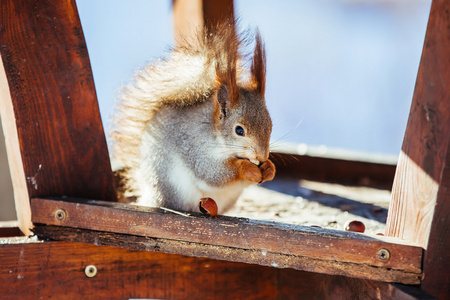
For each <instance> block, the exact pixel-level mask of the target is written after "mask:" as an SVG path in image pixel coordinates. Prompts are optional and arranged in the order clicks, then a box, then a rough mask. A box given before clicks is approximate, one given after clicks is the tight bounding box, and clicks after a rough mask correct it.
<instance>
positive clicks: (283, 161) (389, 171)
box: [270, 152, 396, 190]
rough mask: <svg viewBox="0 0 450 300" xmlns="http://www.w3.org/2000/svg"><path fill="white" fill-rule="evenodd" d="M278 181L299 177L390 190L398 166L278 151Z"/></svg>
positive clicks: (275, 157) (272, 154)
mask: <svg viewBox="0 0 450 300" xmlns="http://www.w3.org/2000/svg"><path fill="white" fill-rule="evenodd" d="M270 158H271V159H272V161H273V162H274V163H275V166H276V169H277V175H276V176H277V178H296V179H306V180H314V181H321V182H329V183H339V184H344V185H354V186H368V187H374V188H379V189H386V190H390V189H391V188H392V181H393V179H394V175H395V169H396V165H395V164H393V163H390V162H372V161H363V160H349V159H348V158H347V159H346V158H344V157H338V156H330V155H323V156H313V155H308V154H305V155H298V154H288V153H281V152H275V153H271V154H270Z"/></svg>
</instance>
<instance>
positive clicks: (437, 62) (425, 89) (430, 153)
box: [386, 0, 450, 248]
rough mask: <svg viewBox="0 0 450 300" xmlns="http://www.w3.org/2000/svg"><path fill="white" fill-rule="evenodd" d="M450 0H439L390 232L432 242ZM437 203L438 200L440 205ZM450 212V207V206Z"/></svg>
mask: <svg viewBox="0 0 450 300" xmlns="http://www.w3.org/2000/svg"><path fill="white" fill-rule="evenodd" d="M449 9H450V2H449V1H445V0H434V1H433V3H432V7H431V11H430V18H429V22H428V28H427V33H426V37H425V43H424V47H423V52H422V58H421V62H420V66H419V72H418V75H417V81H416V87H415V91H414V96H413V100H412V104H411V111H410V115H409V119H408V124H407V128H406V133H405V138H404V141H403V146H402V153H401V156H400V160H399V164H398V168H397V172H396V175H395V181H394V187H393V190H392V191H393V193H392V201H391V206H390V209H389V216H388V220H387V228H386V234H387V235H389V236H395V237H400V238H402V239H405V240H410V241H414V242H417V243H418V244H420V245H422V246H423V247H424V248H426V247H427V243H428V236H429V233H430V227H431V221H432V219H433V212H434V211H435V207H437V209H439V205H440V202H441V200H440V199H438V194H439V189H440V188H445V186H444V184H443V182H442V174H443V170H444V167H445V158H446V156H447V153H448V151H449V140H450V101H449V99H450V90H449V88H448V84H449V82H450V55H449V53H450V17H449ZM436 205H437V206H436ZM448 213H449V212H448Z"/></svg>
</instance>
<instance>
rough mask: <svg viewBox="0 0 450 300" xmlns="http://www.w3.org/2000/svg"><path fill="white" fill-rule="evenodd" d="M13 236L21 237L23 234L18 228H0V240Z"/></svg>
mask: <svg viewBox="0 0 450 300" xmlns="http://www.w3.org/2000/svg"><path fill="white" fill-rule="evenodd" d="M13 236H23V233H22V232H21V231H20V229H19V228H18V227H1V226H0V238H2V237H13Z"/></svg>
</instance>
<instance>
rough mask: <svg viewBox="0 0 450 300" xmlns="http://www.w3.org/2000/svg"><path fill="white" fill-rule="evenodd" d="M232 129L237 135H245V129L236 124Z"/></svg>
mask: <svg viewBox="0 0 450 300" xmlns="http://www.w3.org/2000/svg"><path fill="white" fill-rule="evenodd" d="M234 131H235V132H236V134H237V135H239V136H245V130H244V128H242V127H241V126H239V125H238V126H236V128H235V129H234Z"/></svg>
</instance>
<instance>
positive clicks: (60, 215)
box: [55, 208, 67, 221]
mask: <svg viewBox="0 0 450 300" xmlns="http://www.w3.org/2000/svg"><path fill="white" fill-rule="evenodd" d="M66 217H67V213H66V211H65V210H64V209H61V208H60V209H57V210H56V211H55V219H56V220H58V221H64V220H65V219H66Z"/></svg>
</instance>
